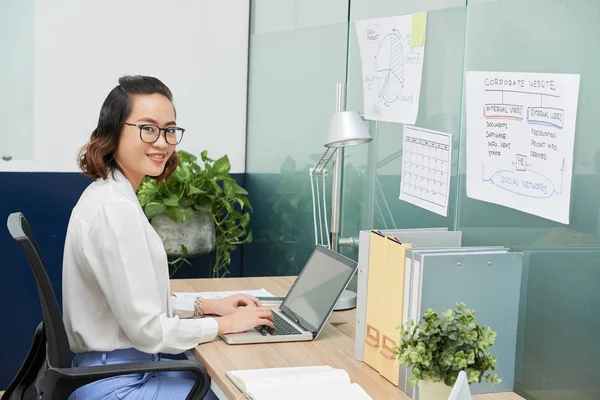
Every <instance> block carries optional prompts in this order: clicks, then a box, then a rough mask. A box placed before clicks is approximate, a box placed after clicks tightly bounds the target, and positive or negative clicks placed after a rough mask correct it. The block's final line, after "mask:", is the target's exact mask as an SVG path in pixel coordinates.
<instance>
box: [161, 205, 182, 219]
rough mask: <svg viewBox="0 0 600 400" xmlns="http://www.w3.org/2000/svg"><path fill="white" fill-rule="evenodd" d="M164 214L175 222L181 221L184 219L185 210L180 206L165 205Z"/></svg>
mask: <svg viewBox="0 0 600 400" xmlns="http://www.w3.org/2000/svg"><path fill="white" fill-rule="evenodd" d="M165 214H167V215H168V216H169V217H171V219H172V220H173V221H175V222H183V221H184V220H185V212H184V209H183V208H181V207H167V209H166V210H165Z"/></svg>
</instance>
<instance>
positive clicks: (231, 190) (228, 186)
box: [223, 180, 237, 199]
mask: <svg viewBox="0 0 600 400" xmlns="http://www.w3.org/2000/svg"><path fill="white" fill-rule="evenodd" d="M236 186H237V184H236V183H235V182H233V181H230V180H226V181H223V190H224V191H225V196H227V197H228V198H230V199H233V198H234V197H235V194H236V192H237V190H236Z"/></svg>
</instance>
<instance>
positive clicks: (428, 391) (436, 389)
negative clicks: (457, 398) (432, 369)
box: [419, 381, 452, 400]
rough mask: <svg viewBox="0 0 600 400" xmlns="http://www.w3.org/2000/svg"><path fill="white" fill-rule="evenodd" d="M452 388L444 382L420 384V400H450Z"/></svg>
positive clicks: (424, 382) (423, 382) (422, 382)
mask: <svg viewBox="0 0 600 400" xmlns="http://www.w3.org/2000/svg"><path fill="white" fill-rule="evenodd" d="M451 392H452V386H446V385H445V384H444V382H431V381H421V382H419V400H448V397H450V393H451Z"/></svg>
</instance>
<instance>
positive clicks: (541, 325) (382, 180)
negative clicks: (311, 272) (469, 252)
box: [244, 0, 600, 400]
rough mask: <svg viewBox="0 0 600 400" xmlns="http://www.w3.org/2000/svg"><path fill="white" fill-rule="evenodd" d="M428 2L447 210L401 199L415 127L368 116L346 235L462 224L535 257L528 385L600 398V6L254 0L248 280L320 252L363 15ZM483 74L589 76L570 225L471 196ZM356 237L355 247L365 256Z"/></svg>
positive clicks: (428, 65)
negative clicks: (470, 118) (335, 124)
mask: <svg viewBox="0 0 600 400" xmlns="http://www.w3.org/2000/svg"><path fill="white" fill-rule="evenodd" d="M422 11H427V30H426V41H425V57H424V64H423V78H422V84H421V99H420V104H419V113H418V118H417V122H416V125H417V126H419V127H423V128H428V129H433V130H439V131H443V132H447V133H450V134H451V135H452V138H453V154H452V169H451V171H452V180H451V187H450V198H449V204H448V216H447V217H442V216H439V215H437V214H434V213H431V212H428V211H426V210H423V209H421V208H419V207H416V206H413V205H411V204H409V203H406V202H403V201H401V200H399V192H400V184H401V165H402V151H403V148H402V138H403V125H402V124H394V123H386V122H374V121H365V123H366V125H367V127H368V129H369V131H370V133H371V135H372V136H373V139H374V140H373V141H372V142H371V143H370V144H368V145H361V146H356V147H351V148H347V149H346V150H345V157H344V175H343V185H342V217H341V237H342V238H344V239H350V238H354V239H356V238H358V233H359V230H361V229H371V228H376V229H390V228H418V227H446V228H448V229H451V230H461V231H462V232H463V246H477V245H503V246H507V247H509V248H510V249H511V250H513V251H519V252H522V253H523V255H524V269H523V281H522V284H521V296H520V315H519V324H518V340H517V365H516V369H515V373H516V376H515V391H516V392H517V393H519V394H520V395H522V396H523V397H525V398H527V399H534V400H535V399H538V400H551V399H559V398H560V399H582V400H588V399H589V400H591V399H598V398H600V383H599V382H600V379H598V377H597V373H596V371H595V370H596V368H595V366H597V365H598V364H599V362H600V349H599V348H598V346H596V345H595V343H596V341H595V340H594V339H595V338H596V336H597V332H598V330H599V329H600V318H598V317H597V316H596V313H595V311H597V310H598V309H600V296H599V295H598V288H599V285H600V238H599V236H600V156H599V154H600V136H598V135H597V132H596V128H594V125H593V123H594V118H595V112H594V110H595V107H596V103H598V102H599V100H598V99H597V98H596V97H595V95H594V93H595V92H596V88H597V87H598V88H600V78H599V75H598V74H597V73H596V71H595V70H596V69H597V65H598V63H597V61H598V57H599V54H600V25H598V23H597V21H599V20H600V2H598V1H596V0H572V1H564V0H468V1H467V0H407V1H395V0H352V1H327V2H323V1H318V0H314V1H308V0H288V1H282V0H272V1H266V0H256V1H253V12H252V14H253V15H252V32H251V37H250V66H249V99H248V107H249V109H248V151H247V166H246V186H247V188H248V191H249V192H250V196H251V199H252V201H253V205H254V206H255V212H254V214H253V231H254V238H255V239H254V242H253V243H252V244H250V245H247V246H245V248H244V273H245V275H248V276H257V275H263V276H264V275H292V274H295V273H297V272H298V271H299V270H300V269H301V268H302V266H303V264H304V262H305V261H306V259H307V257H308V255H309V254H310V252H311V251H312V248H313V246H314V228H313V214H312V212H313V206H312V197H311V186H310V178H309V168H310V167H311V166H313V165H314V164H315V162H316V161H317V160H318V158H319V157H320V155H321V153H322V151H323V150H324V147H323V143H324V141H325V139H326V135H327V128H328V122H329V118H330V116H331V113H332V112H334V111H335V88H336V83H337V82H345V83H346V88H347V96H346V103H347V104H346V108H347V109H348V110H356V111H358V112H362V111H363V103H362V75H361V63H360V54H359V48H358V42H357V37H356V32H355V26H354V22H355V21H357V20H362V19H368V18H377V17H388V16H395V15H402V14H408V13H414V12H422ZM482 70H483V71H512V72H552V73H576V74H580V76H581V84H580V91H579V100H578V115H577V122H576V134H575V150H574V163H573V171H572V175H573V182H572V191H571V211H570V224H568V225H563V224H560V223H556V222H552V221H549V220H546V219H543V218H540V217H537V216H534V215H531V214H527V213H523V212H520V211H516V210H513V209H510V208H507V207H503V206H498V205H495V204H492V203H487V202H483V201H477V200H474V199H471V198H468V197H467V196H466V189H465V177H466V176H465V171H466V157H468V155H467V154H466V129H465V111H464V104H465V93H464V75H465V72H466V71H482ZM330 167H331V165H330V166H329V168H330ZM327 195H328V199H330V197H329V196H330V188H329V187H328V188H327ZM344 242H352V241H350V240H345V241H344ZM354 243H355V245H354V246H353V247H342V248H341V252H343V253H344V254H346V255H348V256H350V257H352V258H355V259H356V257H357V254H358V251H357V249H358V246H359V245H360V244H357V243H356V241H354Z"/></svg>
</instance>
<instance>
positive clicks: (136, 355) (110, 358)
mask: <svg viewBox="0 0 600 400" xmlns="http://www.w3.org/2000/svg"><path fill="white" fill-rule="evenodd" d="M149 361H156V362H160V361H164V362H169V361H171V360H169V359H165V358H163V356H161V355H160V354H147V353H142V352H141V351H138V350H135V349H124V350H115V351H110V352H89V353H80V354H76V355H75V357H74V358H73V366H74V367H86V366H91V365H105V364H124V363H135V362H149ZM193 386H194V376H193V375H192V373H191V372H186V371H182V372H158V373H146V374H132V375H123V376H117V377H114V378H107V379H102V380H100V381H97V382H94V383H90V384H89V385H85V386H83V387H81V388H79V389H77V390H76V391H75V392H73V394H71V396H69V400H97V399H98V400H100V399H108V400H145V399H152V400H163V399H164V400H166V399H170V400H179V399H185V398H186V396H187V395H188V394H189V392H190V390H191V389H192V387H193ZM204 398H205V399H211V400H212V399H215V400H216V399H217V397H216V395H215V394H214V393H213V392H212V390H209V392H208V393H207V395H206V396H205V397H204Z"/></svg>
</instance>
